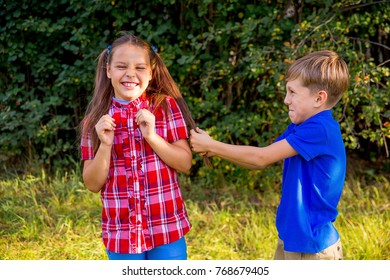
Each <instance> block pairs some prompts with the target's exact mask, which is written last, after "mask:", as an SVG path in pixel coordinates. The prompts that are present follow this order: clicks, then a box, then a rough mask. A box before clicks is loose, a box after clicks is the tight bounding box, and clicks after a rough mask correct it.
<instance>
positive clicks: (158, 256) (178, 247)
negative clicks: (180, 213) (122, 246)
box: [106, 237, 187, 260]
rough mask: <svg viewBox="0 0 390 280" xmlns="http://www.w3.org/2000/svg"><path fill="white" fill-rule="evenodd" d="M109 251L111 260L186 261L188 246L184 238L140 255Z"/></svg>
mask: <svg viewBox="0 0 390 280" xmlns="http://www.w3.org/2000/svg"><path fill="white" fill-rule="evenodd" d="M106 251H107V256H108V259H109V260H186V259H187V245H186V240H185V239H184V237H182V238H180V239H179V240H177V241H175V242H173V243H170V244H165V245H161V246H158V247H155V248H153V249H152V250H150V251H146V252H142V253H140V254H120V253H114V252H111V251H108V250H106Z"/></svg>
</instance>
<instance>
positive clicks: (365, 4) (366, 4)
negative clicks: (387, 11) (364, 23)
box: [340, 0, 390, 12]
mask: <svg viewBox="0 0 390 280" xmlns="http://www.w3.org/2000/svg"><path fill="white" fill-rule="evenodd" d="M388 2H390V1H389V0H387V1H378V2H372V3H363V4H356V5H351V6H347V7H344V8H340V12H346V11H350V10H353V9H358V8H362V7H366V6H370V5H375V4H382V3H388Z"/></svg>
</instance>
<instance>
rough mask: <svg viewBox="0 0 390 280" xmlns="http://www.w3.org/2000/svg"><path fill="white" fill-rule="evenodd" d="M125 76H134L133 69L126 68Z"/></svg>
mask: <svg viewBox="0 0 390 280" xmlns="http://www.w3.org/2000/svg"><path fill="white" fill-rule="evenodd" d="M126 77H134V73H133V71H132V70H131V69H127V71H126Z"/></svg>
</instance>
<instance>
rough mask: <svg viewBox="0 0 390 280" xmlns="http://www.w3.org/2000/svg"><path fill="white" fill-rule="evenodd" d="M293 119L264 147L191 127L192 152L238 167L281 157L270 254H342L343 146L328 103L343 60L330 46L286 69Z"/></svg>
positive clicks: (343, 72)
mask: <svg viewBox="0 0 390 280" xmlns="http://www.w3.org/2000/svg"><path fill="white" fill-rule="evenodd" d="M286 82H287V84H286V90H287V93H286V96H285V99H284V103H285V104H286V105H287V106H288V114H289V118H290V120H291V122H292V123H291V124H290V125H289V126H288V127H287V129H286V130H285V132H284V133H283V134H282V135H281V136H279V137H278V138H277V139H276V140H275V142H274V143H273V144H271V145H269V146H266V147H252V146H239V145H230V144H225V143H222V142H218V141H216V140H213V139H212V138H211V137H210V136H209V135H208V134H207V133H206V132H204V131H203V130H201V129H199V131H198V132H195V131H194V130H191V139H190V140H191V145H192V149H193V151H194V152H198V153H201V154H205V153H208V155H209V156H212V155H215V156H219V157H220V158H223V159H225V160H228V161H231V162H233V163H236V164H239V165H241V166H243V167H247V168H251V169H261V168H265V167H266V166H267V165H269V164H272V163H275V162H278V161H280V160H284V166H283V178H282V195H281V200H280V205H279V207H278V212H277V216H276V227H277V229H278V235H279V240H278V246H277V249H276V252H275V259H277V260H281V259H332V260H333V259H343V253H342V247H341V242H340V236H339V233H338V232H337V230H336V229H335V227H334V225H333V222H334V221H335V219H336V217H337V214H338V212H337V204H338V202H339V200H340V196H341V193H342V189H343V186H344V179H345V173H346V153H345V147H344V143H343V139H342V136H341V132H340V126H339V124H338V123H337V121H336V120H334V119H333V117H332V108H333V107H334V106H335V105H336V104H337V102H338V101H339V100H340V98H341V96H342V94H343V93H344V92H345V91H346V90H347V89H348V86H349V71H348V67H347V65H346V63H345V62H344V61H343V60H342V59H341V58H340V57H339V56H338V55H337V54H336V53H335V52H333V51H328V50H325V51H317V52H313V53H311V54H308V55H306V56H304V57H301V58H299V59H297V60H296V61H295V62H294V63H293V64H292V65H291V66H290V68H289V69H288V71H287V73H286Z"/></svg>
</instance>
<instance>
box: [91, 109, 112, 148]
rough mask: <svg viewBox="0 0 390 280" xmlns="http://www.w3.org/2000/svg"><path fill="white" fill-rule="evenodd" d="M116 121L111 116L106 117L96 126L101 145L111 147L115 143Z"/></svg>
mask: <svg viewBox="0 0 390 280" xmlns="http://www.w3.org/2000/svg"><path fill="white" fill-rule="evenodd" d="M115 126H116V125H115V119H113V118H112V117H111V116H110V115H108V114H107V115H104V116H102V117H101V118H100V120H99V121H98V123H97V124H96V125H95V130H96V133H97V135H98V137H99V140H100V142H101V144H103V145H107V146H111V145H112V143H113V142H114V131H115Z"/></svg>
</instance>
